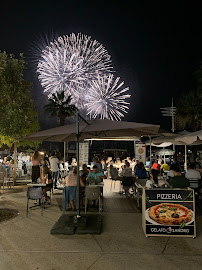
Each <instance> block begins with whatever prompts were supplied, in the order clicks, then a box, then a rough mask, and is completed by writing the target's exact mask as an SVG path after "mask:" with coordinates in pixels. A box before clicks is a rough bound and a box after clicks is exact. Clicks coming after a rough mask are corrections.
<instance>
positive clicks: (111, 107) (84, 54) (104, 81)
mask: <svg viewBox="0 0 202 270" xmlns="http://www.w3.org/2000/svg"><path fill="white" fill-rule="evenodd" d="M37 72H38V74H39V75H38V78H39V80H40V82H41V85H42V87H43V88H44V92H46V93H47V94H48V97H49V98H50V97H51V96H52V94H55V93H57V92H61V91H64V92H65V96H69V95H71V96H72V103H73V104H74V105H75V106H76V107H77V108H78V109H79V110H87V113H88V115H89V117H90V118H96V117H99V118H101V119H104V118H107V119H112V120H121V118H122V117H124V114H123V113H127V110H128V105H129V103H128V102H126V101H125V100H126V99H128V98H129V97H130V95H128V94H127V93H126V92H127V91H128V90H129V89H128V87H127V88H123V84H124V82H121V83H119V80H120V78H119V77H118V78H116V79H114V77H113V75H112V74H111V72H112V66H111V57H110V55H109V54H108V52H107V50H106V49H105V48H104V46H103V45H102V44H100V43H99V42H98V41H96V40H92V39H91V37H90V36H87V35H83V34H81V33H80V34H78V35H75V34H74V33H72V34H71V35H69V36H60V37H58V38H57V39H56V40H54V41H52V42H50V44H49V46H46V48H45V49H44V50H43V51H42V54H41V58H40V60H39V62H38V66H37Z"/></svg>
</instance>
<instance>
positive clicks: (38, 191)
mask: <svg viewBox="0 0 202 270" xmlns="http://www.w3.org/2000/svg"><path fill="white" fill-rule="evenodd" d="M29 200H39V205H40V204H41V215H42V216H43V209H44V195H43V189H42V187H28V190H27V215H26V216H27V217H28V209H29Z"/></svg>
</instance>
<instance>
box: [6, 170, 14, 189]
mask: <svg viewBox="0 0 202 270" xmlns="http://www.w3.org/2000/svg"><path fill="white" fill-rule="evenodd" d="M4 183H5V184H6V186H8V188H9V187H10V188H11V184H13V188H14V177H13V172H12V171H11V172H10V174H8V169H6V175H5V178H4Z"/></svg>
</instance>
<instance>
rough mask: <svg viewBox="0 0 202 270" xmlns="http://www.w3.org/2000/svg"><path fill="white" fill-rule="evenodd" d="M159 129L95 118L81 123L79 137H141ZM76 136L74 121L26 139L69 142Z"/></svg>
mask: <svg viewBox="0 0 202 270" xmlns="http://www.w3.org/2000/svg"><path fill="white" fill-rule="evenodd" d="M158 130H159V126H158V125H151V124H144V123H136V122H126V121H112V120H106V119H104V120H100V119H95V120H89V121H88V122H84V121H81V122H80V123H79V139H80V140H84V139H93V138H94V139H96V138H97V139H99V138H103V139H104V138H105V139H107V138H118V137H122V138H123V137H129V136H130V137H131V136H135V137H140V136H142V135H156V134H157V133H158ZM75 138H76V128H75V123H74V124H69V125H65V126H61V127H57V128H52V129H47V130H43V131H39V132H36V133H33V134H31V135H29V136H27V137H26V138H25V140H36V141H52V142H53V141H57V142H65V141H66V142H67V141H75Z"/></svg>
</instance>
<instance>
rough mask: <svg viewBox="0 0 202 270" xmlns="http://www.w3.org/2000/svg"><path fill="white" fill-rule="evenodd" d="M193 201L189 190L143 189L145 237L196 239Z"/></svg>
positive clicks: (191, 192) (191, 191) (192, 193)
mask: <svg viewBox="0 0 202 270" xmlns="http://www.w3.org/2000/svg"><path fill="white" fill-rule="evenodd" d="M194 200H195V199H194V191H193V190H191V189H158V188H156V189H143V197H142V225H143V230H144V233H145V235H146V236H181V237H196V224H195V203H194Z"/></svg>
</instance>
